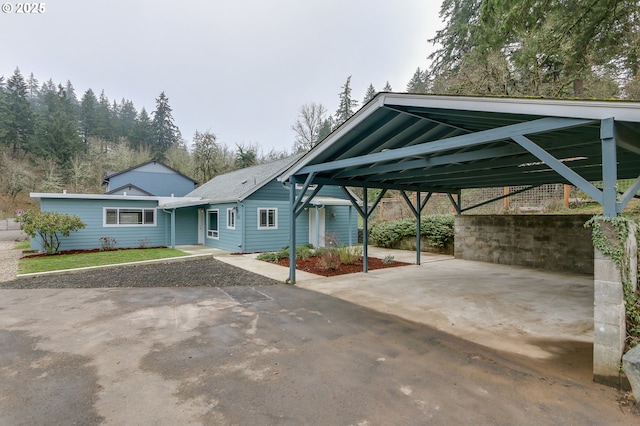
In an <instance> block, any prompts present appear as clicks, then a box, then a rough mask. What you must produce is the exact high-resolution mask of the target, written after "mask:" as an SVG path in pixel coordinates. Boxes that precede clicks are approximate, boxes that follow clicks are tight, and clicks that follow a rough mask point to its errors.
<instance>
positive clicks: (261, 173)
mask: <svg viewBox="0 0 640 426" xmlns="http://www.w3.org/2000/svg"><path fill="white" fill-rule="evenodd" d="M302 155H303V154H294V155H292V156H290V157H287V158H283V159H280V160H276V161H272V162H270V163H265V164H259V165H257V166H252V167H247V168H244V169H239V170H234V171H232V172H229V173H225V174H222V175H218V176H216V177H214V178H213V179H211V180H210V181H209V182H206V183H204V184H202V185H201V186H200V187H198V188H196V189H194V190H193V191H191V192H190V193H189V194H187V195H186V196H187V197H202V198H204V199H207V200H209V201H210V202H211V203H225V202H236V201H242V200H244V199H245V198H247V197H248V196H249V195H251V194H253V193H254V192H256V191H257V190H258V189H260V188H262V187H263V186H264V185H266V184H267V183H269V182H271V181H272V180H273V179H275V178H276V177H277V176H278V175H279V174H280V173H282V172H283V171H284V170H286V169H287V168H289V167H290V166H291V165H292V164H293V163H295V162H296V161H297V160H298V159H300V158H301V157H302Z"/></svg>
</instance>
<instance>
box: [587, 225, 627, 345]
mask: <svg viewBox="0 0 640 426" xmlns="http://www.w3.org/2000/svg"><path fill="white" fill-rule="evenodd" d="M605 224H608V226H606V225H605ZM633 224H634V222H633V221H632V220H630V219H628V218H626V217H623V216H618V217H604V216H601V215H599V216H594V217H592V218H591V219H589V220H588V221H587V222H586V223H585V224H584V226H585V227H587V228H591V238H592V241H593V246H594V247H595V248H596V249H598V250H599V251H600V252H601V253H602V254H604V255H605V256H608V257H609V258H610V259H611V260H613V262H614V263H615V264H616V266H617V267H618V270H619V271H620V275H621V277H620V278H621V280H622V289H623V293H624V304H625V313H626V327H627V330H626V332H627V347H628V349H630V348H632V347H634V346H636V345H638V344H639V343H640V299H639V298H638V291H637V289H634V287H635V286H634V283H632V282H631V277H630V274H629V272H630V266H631V264H630V259H629V257H628V256H627V254H626V251H625V245H626V243H627V240H628V238H629V232H630V230H631V229H636V232H637V227H634V226H633ZM603 225H604V226H603Z"/></svg>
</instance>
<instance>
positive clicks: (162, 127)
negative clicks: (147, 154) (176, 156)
mask: <svg viewBox="0 0 640 426" xmlns="http://www.w3.org/2000/svg"><path fill="white" fill-rule="evenodd" d="M152 128H153V136H154V142H153V145H152V146H151V151H152V153H153V155H154V158H156V159H161V158H163V157H164V154H165V152H167V150H168V149H169V148H170V147H171V146H172V145H174V144H176V143H178V141H179V130H178V128H177V127H176V125H175V124H174V123H173V116H172V115H171V107H170V106H169V98H167V97H166V96H165V94H164V92H162V93H160V96H159V97H158V98H157V99H156V109H155V111H153V121H152Z"/></svg>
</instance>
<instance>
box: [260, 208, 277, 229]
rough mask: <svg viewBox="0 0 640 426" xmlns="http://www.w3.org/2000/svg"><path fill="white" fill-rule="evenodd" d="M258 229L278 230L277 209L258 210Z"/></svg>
mask: <svg viewBox="0 0 640 426" xmlns="http://www.w3.org/2000/svg"><path fill="white" fill-rule="evenodd" d="M258 229H278V209H275V208H259V209H258Z"/></svg>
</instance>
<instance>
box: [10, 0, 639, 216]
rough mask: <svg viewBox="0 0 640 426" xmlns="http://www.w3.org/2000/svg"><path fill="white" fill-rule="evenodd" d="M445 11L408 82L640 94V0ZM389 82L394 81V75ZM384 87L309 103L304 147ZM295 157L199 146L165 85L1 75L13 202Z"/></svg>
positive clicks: (424, 87) (207, 140)
mask: <svg viewBox="0 0 640 426" xmlns="http://www.w3.org/2000/svg"><path fill="white" fill-rule="evenodd" d="M440 16H441V18H442V19H443V21H444V26H443V28H442V29H440V30H439V31H437V32H436V35H435V37H434V38H433V39H432V40H429V42H430V43H433V44H434V45H436V46H437V50H436V51H435V52H434V53H433V54H432V55H430V56H429V58H428V59H429V60H430V62H429V66H428V67H425V68H420V67H418V68H417V69H416V71H415V73H414V74H413V76H412V78H411V79H410V80H409V82H408V83H407V85H406V87H404V88H402V89H400V90H399V91H404V92H410V93H432V94H454V95H474V96H513V97H550V98H586V99H640V35H639V34H640V32H639V31H638V30H639V27H640V1H638V0H586V1H585V0H444V1H443V2H442V6H441V10H440ZM425 59H427V58H425ZM381 91H384V92H390V91H392V88H391V86H390V85H389V83H388V82H387V83H386V85H385V86H384V87H383V88H382V90H381ZM376 93H377V90H376V88H375V87H374V86H373V84H369V86H368V87H367V89H366V92H365V94H364V96H363V98H362V100H361V101H360V100H359V99H356V98H355V97H354V96H353V94H352V86H351V76H349V77H348V78H347V79H346V81H345V83H344V85H343V86H342V87H341V88H340V91H339V92H338V93H337V94H338V107H337V109H336V111H335V112H334V113H333V114H330V113H329V112H328V110H327V108H326V107H325V106H324V105H321V104H319V103H314V102H311V103H307V104H304V105H303V106H301V107H300V109H299V113H298V116H297V118H295V122H294V124H293V125H292V129H293V131H294V133H295V137H294V141H293V144H292V150H293V151H294V152H300V151H307V150H309V149H311V148H312V147H313V146H315V145H316V144H317V143H319V142H320V141H321V140H322V139H324V138H325V137H326V136H327V135H328V134H329V133H331V132H332V131H333V130H335V129H336V128H337V127H338V126H340V125H341V124H342V123H343V122H345V121H346V120H347V119H348V118H349V117H350V116H351V115H353V114H354V112H355V111H356V110H357V109H358V108H359V107H360V106H361V105H364V104H366V103H367V102H368V101H369V100H371V99H372V98H373V97H374V96H375V94H376ZM286 155H288V153H287V152H274V151H271V152H268V153H263V152H262V150H261V148H260V147H259V146H258V145H257V144H253V145H249V146H243V145H236V146H234V147H228V146H226V145H225V144H224V143H221V142H219V141H218V140H217V138H216V135H215V134H214V133H212V132H204V133H201V132H199V131H196V133H195V135H193V139H192V144H191V146H190V147H187V146H186V143H185V141H184V140H183V137H182V135H181V133H180V130H179V129H178V127H177V126H176V125H175V123H174V120H173V116H172V109H171V107H170V105H169V98H168V97H167V96H166V95H165V93H164V92H162V93H160V94H159V95H158V97H157V98H156V99H155V109H154V110H153V111H146V110H145V109H144V108H142V109H140V110H137V109H136V107H135V106H134V104H133V103H132V102H131V101H129V100H127V99H121V100H120V101H119V102H118V101H115V100H113V101H112V100H110V99H109V98H108V97H107V95H106V94H105V93H104V91H101V92H100V93H99V94H96V93H95V92H94V91H93V90H92V89H88V90H86V91H85V92H84V93H83V94H82V95H78V94H76V93H75V90H74V87H73V85H72V84H71V82H69V81H67V82H66V83H65V84H59V83H58V84H56V83H54V82H53V81H52V80H48V81H45V82H44V83H42V84H41V83H40V82H39V81H38V80H37V79H36V77H35V76H34V74H33V73H31V74H29V75H28V77H25V76H24V75H23V74H22V72H21V70H20V69H19V68H16V69H15V71H14V72H13V74H12V75H10V76H4V77H0V193H5V194H8V195H9V197H10V198H12V199H13V198H15V197H16V196H17V195H18V194H19V193H27V192H29V191H43V192H54V191H60V190H61V189H62V188H65V189H68V190H69V191H71V192H101V183H102V179H103V177H104V175H105V173H106V172H107V171H116V170H123V169H126V168H128V167H131V166H133V165H136V164H139V163H142V162H144V161H148V160H150V159H160V160H162V161H164V162H165V164H167V165H169V166H170V167H173V168H174V169H176V170H178V171H180V172H182V173H184V174H186V175H189V176H191V177H193V178H194V179H196V180H198V181H200V182H206V181H207V180H209V179H211V178H212V177H214V176H216V175H218V174H221V173H225V172H228V171H231V170H234V169H237V168H241V167H247V166H251V165H254V164H258V163H261V162H265V161H270V160H273V159H276V158H280V157H282V156H286ZM0 210H1V209H0Z"/></svg>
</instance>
